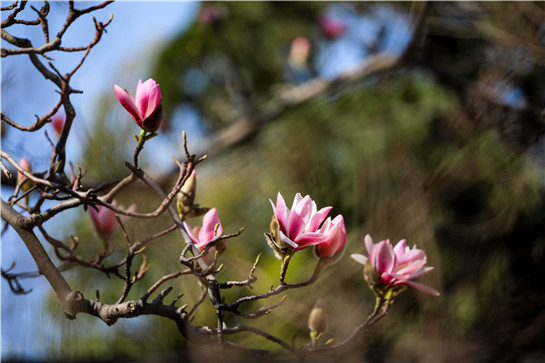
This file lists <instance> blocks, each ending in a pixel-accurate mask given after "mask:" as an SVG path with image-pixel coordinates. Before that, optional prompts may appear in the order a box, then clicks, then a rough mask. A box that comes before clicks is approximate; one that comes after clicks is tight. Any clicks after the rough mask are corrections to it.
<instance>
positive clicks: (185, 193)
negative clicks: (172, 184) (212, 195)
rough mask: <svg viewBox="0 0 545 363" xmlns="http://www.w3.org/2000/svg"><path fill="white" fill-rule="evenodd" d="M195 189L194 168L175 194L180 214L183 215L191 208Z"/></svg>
mask: <svg viewBox="0 0 545 363" xmlns="http://www.w3.org/2000/svg"><path fill="white" fill-rule="evenodd" d="M196 191H197V178H196V176H195V169H193V172H191V175H190V176H189V178H187V180H186V181H185V183H184V185H183V186H182V188H181V189H180V191H179V192H178V195H177V200H178V211H179V213H180V214H181V215H184V216H185V215H187V214H189V213H190V212H191V210H192V209H193V203H194V202H195V194H196ZM182 219H183V218H182Z"/></svg>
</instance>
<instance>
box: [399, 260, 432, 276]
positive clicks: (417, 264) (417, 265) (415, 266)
mask: <svg viewBox="0 0 545 363" xmlns="http://www.w3.org/2000/svg"><path fill="white" fill-rule="evenodd" d="M425 264H426V261H425V260H417V261H413V262H411V263H409V264H408V265H406V266H405V267H403V268H402V269H400V270H398V271H395V273H396V274H400V275H408V274H411V273H413V272H415V271H418V270H420V269H421V268H422V267H423V266H424V265H425Z"/></svg>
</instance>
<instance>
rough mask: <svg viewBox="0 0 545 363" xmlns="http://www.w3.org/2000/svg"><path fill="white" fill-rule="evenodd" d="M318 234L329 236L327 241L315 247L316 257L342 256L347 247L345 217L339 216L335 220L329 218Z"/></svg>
mask: <svg viewBox="0 0 545 363" xmlns="http://www.w3.org/2000/svg"><path fill="white" fill-rule="evenodd" d="M318 233H321V234H323V235H325V236H327V239H326V240H325V241H324V242H322V243H320V244H317V245H316V246H314V255H315V256H316V257H318V258H331V257H335V256H340V254H341V253H342V252H343V250H344V246H345V245H346V227H345V226H344V218H343V216H342V215H340V214H339V215H338V216H336V217H335V218H334V219H333V220H331V217H327V219H326V220H325V222H324V224H323V225H322V227H321V228H320V229H319V230H318Z"/></svg>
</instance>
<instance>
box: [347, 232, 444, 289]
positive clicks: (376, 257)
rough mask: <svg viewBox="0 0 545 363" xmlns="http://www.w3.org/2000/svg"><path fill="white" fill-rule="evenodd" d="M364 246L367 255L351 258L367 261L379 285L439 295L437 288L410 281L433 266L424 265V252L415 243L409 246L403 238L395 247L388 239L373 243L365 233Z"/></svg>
mask: <svg viewBox="0 0 545 363" xmlns="http://www.w3.org/2000/svg"><path fill="white" fill-rule="evenodd" d="M365 247H366V248H367V252H368V253H369V257H366V256H364V255H359V254H353V255H352V258H353V259H354V260H356V261H357V262H359V263H361V264H362V265H365V264H366V263H367V261H369V263H370V264H371V266H373V268H374V269H375V270H376V272H377V273H378V276H379V277H380V281H379V283H380V284H381V285H384V286H403V285H404V286H410V287H414V288H415V289H417V290H420V291H422V292H425V293H428V294H431V295H435V296H438V295H439V292H438V291H437V290H435V289H432V288H431V287H429V286H426V285H423V284H420V283H418V282H414V281H410V280H412V279H415V278H417V277H420V276H422V275H424V274H427V273H428V272H430V271H431V270H433V267H424V265H425V264H426V252H424V251H423V250H420V249H418V248H416V245H415V246H413V248H409V246H407V241H406V240H404V239H402V240H401V241H399V242H398V243H397V245H396V246H395V247H392V245H391V244H390V240H389V239H387V240H385V241H380V242H379V243H377V244H373V240H372V239H371V236H369V235H366V236H365Z"/></svg>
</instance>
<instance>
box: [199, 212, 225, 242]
mask: <svg viewBox="0 0 545 363" xmlns="http://www.w3.org/2000/svg"><path fill="white" fill-rule="evenodd" d="M217 224H219V227H218V231H217V233H218V235H220V234H223V228H222V227H221V222H220V219H219V217H218V210H217V209H216V208H212V209H210V210H209V211H208V212H207V213H206V214H205V215H204V218H203V220H202V229H201V231H200V232H199V242H201V243H207V242H210V241H211V240H212V239H213V238H214V230H215V228H216V225H217Z"/></svg>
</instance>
